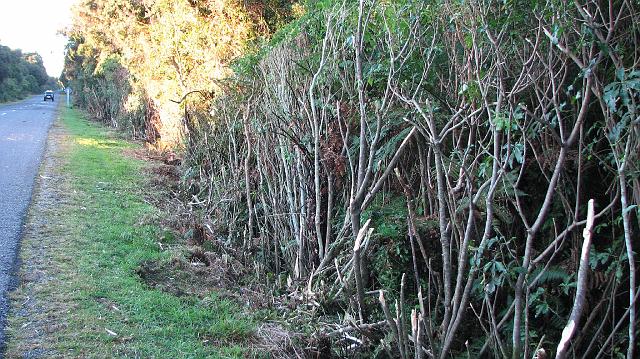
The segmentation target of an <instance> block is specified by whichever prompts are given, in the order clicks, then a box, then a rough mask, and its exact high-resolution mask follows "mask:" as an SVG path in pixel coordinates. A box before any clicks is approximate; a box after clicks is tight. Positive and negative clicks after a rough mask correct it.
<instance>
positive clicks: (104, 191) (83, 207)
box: [55, 109, 254, 358]
mask: <svg viewBox="0 0 640 359" xmlns="http://www.w3.org/2000/svg"><path fill="white" fill-rule="evenodd" d="M62 119H63V124H64V127H65V128H66V129H67V130H68V132H69V133H70V135H71V140H72V142H73V143H72V145H71V147H70V149H69V152H68V162H67V163H66V165H65V166H64V168H63V172H64V173H65V174H66V175H68V176H69V177H70V178H71V182H70V189H71V191H72V193H73V194H72V196H73V203H74V204H75V205H73V206H69V208H67V209H66V211H65V212H64V213H60V215H61V216H62V217H63V218H62V222H63V223H66V225H68V228H69V230H70V231H72V235H71V236H72V237H73V238H74V239H73V241H72V243H73V246H74V248H69V249H68V250H69V251H70V253H68V255H67V258H66V260H65V261H63V262H64V263H63V264H62V265H61V267H60V268H61V269H60V275H61V276H63V277H62V278H63V282H64V283H65V285H66V286H68V288H66V290H67V296H68V298H67V299H66V300H68V301H71V302H72V307H73V308H75V309H74V313H72V315H70V316H69V319H68V323H67V326H66V328H65V329H63V330H62V331H61V332H59V333H57V334H56V335H57V336H58V337H57V339H56V344H55V346H56V351H57V352H59V353H73V354H72V356H76V355H79V356H83V357H112V356H119V357H130V356H131V357H158V358H160V357H162V358H201V357H221V358H228V357H242V356H244V355H246V354H247V353H246V352H245V351H244V349H243V347H242V339H243V338H246V337H247V336H248V335H250V332H251V331H252V330H253V326H254V323H253V322H252V320H251V319H250V318H247V316H246V315H244V314H242V313H241V311H240V309H239V308H238V307H237V306H236V304H234V303H231V302H229V301H227V300H224V299H221V298H218V297H216V295H215V294H214V293H212V294H211V295H209V296H207V297H205V298H203V299H202V298H197V297H188V296H187V297H175V296H173V295H171V294H168V293H165V292H161V291H159V290H155V289H151V288H149V287H148V286H147V285H146V284H144V283H143V282H142V281H141V280H140V277H139V276H138V274H137V273H136V269H138V268H139V266H140V264H141V263H142V262H144V261H168V260H170V254H169V253H167V252H163V251H162V250H161V248H160V246H159V245H158V242H159V241H161V238H163V234H164V233H163V230H162V229H161V228H159V227H158V226H156V225H154V224H153V222H154V221H153V219H154V218H158V217H159V216H160V215H161V213H159V211H158V210H157V209H156V208H154V207H152V206H150V205H148V204H147V203H145V201H144V200H143V198H144V192H143V191H144V189H143V188H144V183H145V180H144V178H143V175H142V174H143V173H144V171H143V167H144V166H145V163H144V162H143V161H140V160H136V159H133V158H131V157H128V156H125V155H124V154H123V150H126V149H133V148H135V147H136V146H138V145H135V144H132V143H129V142H127V141H124V140H119V139H115V137H114V136H112V135H111V134H110V133H109V132H108V131H107V130H105V129H104V128H102V127H99V126H97V125H94V124H91V123H89V122H87V121H85V120H84V119H83V118H82V115H81V114H80V113H79V112H77V111H75V110H70V109H63V110H62ZM116 308H117V309H116ZM108 331H111V332H113V333H116V334H117V335H115V336H114V335H113V334H110V333H109V332H108ZM234 342H235V343H238V344H235V345H234V344H233V343H234Z"/></svg>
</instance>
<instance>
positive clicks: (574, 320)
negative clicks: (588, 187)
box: [556, 199, 594, 359]
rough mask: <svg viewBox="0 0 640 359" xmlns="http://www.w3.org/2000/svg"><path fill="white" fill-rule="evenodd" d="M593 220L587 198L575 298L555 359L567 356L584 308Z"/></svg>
mask: <svg viewBox="0 0 640 359" xmlns="http://www.w3.org/2000/svg"><path fill="white" fill-rule="evenodd" d="M593 222H594V209H593V199H590V200H589V204H588V207H587V224H586V227H585V228H584V230H583V231H582V237H583V238H584V240H583V242H582V252H581V253H580V266H579V267H578V283H577V288H576V298H575V300H574V302H573V309H572V310H571V315H570V316H569V321H568V322H567V325H566V326H565V327H564V329H563V330H562V337H561V338H560V343H558V350H557V352H556V359H563V358H565V357H566V356H567V352H568V350H569V343H570V342H571V338H572V337H573V335H574V334H575V333H576V331H577V328H578V322H579V320H580V316H581V315H582V311H583V309H584V302H585V299H586V293H587V273H588V270H589V249H590V248H591V237H592V235H593Z"/></svg>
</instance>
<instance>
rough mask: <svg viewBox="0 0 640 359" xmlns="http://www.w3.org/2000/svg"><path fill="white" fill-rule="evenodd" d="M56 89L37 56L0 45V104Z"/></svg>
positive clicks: (40, 58) (54, 82) (54, 83)
mask: <svg viewBox="0 0 640 359" xmlns="http://www.w3.org/2000/svg"><path fill="white" fill-rule="evenodd" d="M57 87H58V86H57V84H56V80H55V79H53V78H50V77H49V76H48V75H47V71H46V70H45V68H44V64H43V63H42V57H40V55H39V54H37V53H22V51H20V50H12V49H10V48H9V47H7V46H2V45H0V102H5V101H12V100H18V99H22V98H24V97H26V96H27V95H31V94H35V93H40V92H43V91H45V90H48V89H55V88H57Z"/></svg>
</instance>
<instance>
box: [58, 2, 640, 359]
mask: <svg viewBox="0 0 640 359" xmlns="http://www.w3.org/2000/svg"><path fill="white" fill-rule="evenodd" d="M639 6H640V4H639V3H638V1H636V0H620V1H609V2H605V1H583V0H576V1H569V2H567V1H553V0H548V1H518V0H514V1H483V0H471V1H456V0H443V1H413V0H387V1H383V0H379V1H375V0H360V1H356V0H343V1H340V0H323V1H309V2H293V1H288V0H269V1H257V0H256V1H254V0H249V1H235V0H210V1H205V0H189V1H169V0H130V1H116V0H83V1H80V3H79V4H78V6H77V8H76V19H75V24H74V27H73V28H72V29H71V30H70V31H69V36H70V39H71V41H70V43H69V46H68V55H67V59H66V67H65V72H64V79H63V80H64V81H66V83H68V84H69V85H70V86H71V87H72V88H74V89H75V94H76V95H77V101H78V104H79V105H81V106H82V107H84V108H85V109H87V110H88V111H89V112H90V114H92V115H93V116H94V117H95V118H97V119H98V120H100V121H103V122H105V123H107V124H109V125H111V126H114V127H118V128H122V129H123V130H125V131H128V132H129V133H130V134H132V135H133V136H135V137H139V138H144V139H146V140H147V141H148V142H150V143H152V144H154V145H155V146H156V147H157V148H158V149H161V150H167V149H173V150H175V151H177V153H178V154H179V156H180V157H181V158H182V163H181V165H180V171H181V185H180V190H179V193H177V196H178V197H179V198H180V199H181V200H182V203H183V204H184V205H185V206H186V208H187V209H188V214H187V216H186V219H185V223H188V224H189V225H190V226H191V230H189V231H187V232H186V233H185V237H190V239H191V240H192V241H193V242H194V243H195V244H197V245H201V246H203V248H208V249H207V250H211V251H219V252H220V253H225V255H231V256H233V257H234V258H235V259H236V260H237V261H238V262H239V263H242V265H243V266H246V267H247V268H250V269H251V270H250V271H249V272H251V273H253V275H252V277H251V278H250V279H249V280H251V281H252V282H253V283H257V284H260V285H262V287H263V290H264V291H265V293H268V294H269V295H268V296H265V298H271V299H272V303H275V304H274V307H275V308H276V310H280V314H281V317H282V322H288V323H289V324H290V326H289V327H288V328H290V330H291V331H292V332H302V333H303V334H305V335H303V336H300V337H299V342H297V344H296V343H295V342H294V344H293V345H291V347H288V348H281V350H280V351H279V352H277V355H282V356H296V355H297V356H303V355H307V356H311V357H328V356H330V355H333V356H336V357H349V356H354V355H355V356H358V355H360V356H362V357H371V356H377V357H399V358H410V357H414V358H433V357H438V358H448V357H480V356H484V357H512V358H521V357H524V358H531V357H533V356H534V355H535V356H537V357H538V358H542V357H546V356H550V355H555V356H556V357H558V358H564V357H585V358H593V357H603V356H607V357H627V358H629V359H631V358H634V357H637V356H638V355H640V348H639V344H638V340H637V332H636V328H637V327H639V326H638V321H639V320H638V316H637V307H638V305H637V300H638V293H639V291H638V281H637V279H636V275H637V272H638V270H637V265H638V257H637V256H636V255H635V254H634V252H635V251H637V250H638V246H639V245H640V243H639V242H638V238H639V236H638V233H640V232H639V231H640V211H639V208H638V204H640V179H639V174H640V172H639V171H640V168H639V164H640V162H639V158H638V156H639V154H640V136H639V135H640V119H639V114H640V111H639V107H638V105H639V101H640V92H639V91H640V68H639V61H640V47H639V46H640V32H639V29H638V24H640V14H639V13H638V7H639ZM196 234H197V235H196ZM309 322H313V323H318V324H315V325H313V326H311V325H309V324H308V323H309ZM310 326H311V328H309V327H310ZM272 354H274V353H272ZM274 355H275V354H274Z"/></svg>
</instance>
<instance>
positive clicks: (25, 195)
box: [0, 95, 62, 358]
mask: <svg viewBox="0 0 640 359" xmlns="http://www.w3.org/2000/svg"><path fill="white" fill-rule="evenodd" d="M43 97H44V96H42V95H38V96H33V97H30V98H28V99H26V100H24V101H21V102H15V103H11V104H0V358H2V357H3V353H4V346H5V335H4V325H5V320H6V314H7V309H8V301H7V292H8V291H9V289H10V288H11V286H12V285H14V284H15V277H14V275H13V274H14V273H13V272H14V269H15V265H16V258H17V256H16V254H17V250H18V248H19V242H20V237H21V235H22V226H23V221H24V217H25V215H26V212H27V208H28V206H29V203H30V202H31V192H32V190H33V185H34V181H35V177H36V175H37V173H38V168H39V166H40V161H41V160H42V153H43V151H44V148H45V144H46V140H47V133H48V132H49V127H50V126H51V124H52V123H53V120H54V119H55V115H56V112H57V107H58V106H57V105H58V101H60V99H62V97H61V96H60V97H58V96H56V101H55V102H51V101H47V102H44V101H43Z"/></svg>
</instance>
